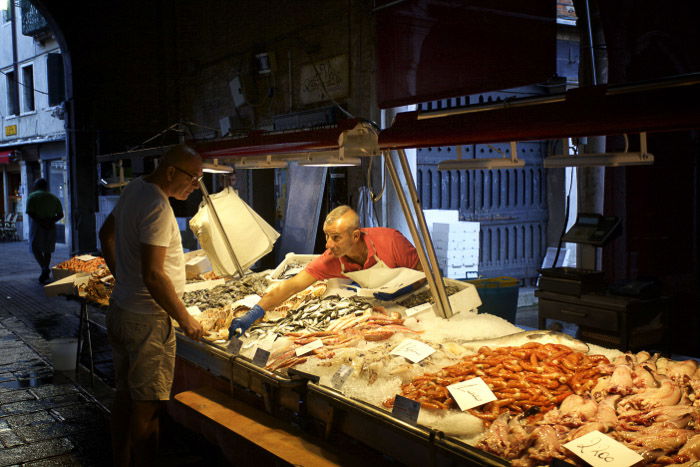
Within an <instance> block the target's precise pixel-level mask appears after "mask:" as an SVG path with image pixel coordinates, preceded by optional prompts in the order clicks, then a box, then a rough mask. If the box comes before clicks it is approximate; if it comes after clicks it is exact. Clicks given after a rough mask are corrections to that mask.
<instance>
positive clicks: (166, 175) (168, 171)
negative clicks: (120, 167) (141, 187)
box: [146, 144, 202, 200]
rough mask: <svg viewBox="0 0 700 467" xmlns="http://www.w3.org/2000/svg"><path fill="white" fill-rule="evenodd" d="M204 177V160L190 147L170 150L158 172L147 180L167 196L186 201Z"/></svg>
mask: <svg viewBox="0 0 700 467" xmlns="http://www.w3.org/2000/svg"><path fill="white" fill-rule="evenodd" d="M201 175H202V158H201V157H200V156H199V154H197V152H196V151H195V150H194V149H192V148H191V147H189V146H186V145H184V144H178V145H176V146H173V147H171V148H170V149H168V152H166V153H165V154H164V155H163V157H162V158H161V159H160V163H159V164H158V167H157V168H156V170H155V171H154V172H153V173H152V174H151V175H149V176H148V177H146V180H147V181H149V182H152V183H155V184H157V185H158V186H160V188H161V189H162V190H163V191H164V192H165V194H166V195H167V196H170V197H173V198H175V199H179V200H185V199H187V197H188V196H189V195H190V194H191V193H192V192H193V191H194V190H196V189H197V188H199V178H200V177H201Z"/></svg>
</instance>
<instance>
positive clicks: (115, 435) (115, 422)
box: [110, 391, 133, 467]
mask: <svg viewBox="0 0 700 467" xmlns="http://www.w3.org/2000/svg"><path fill="white" fill-rule="evenodd" d="M132 405H133V404H132V401H131V397H130V396H129V392H128V391H117V392H116V394H115V397H114V404H113V405H112V414H111V419H110V430H111V431H112V459H113V460H114V466H115V467H128V466H129V465H130V463H131V414H132V410H133V407H132Z"/></svg>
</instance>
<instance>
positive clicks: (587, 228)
mask: <svg viewBox="0 0 700 467" xmlns="http://www.w3.org/2000/svg"><path fill="white" fill-rule="evenodd" d="M619 227H620V218H619V217H615V216H601V215H600V214H579V215H578V217H577V218H576V223H575V224H574V225H572V226H571V228H570V229H569V231H568V232H566V233H565V234H564V237H562V239H563V240H564V241H565V242H568V243H581V244H584V245H593V246H603V245H605V244H606V243H607V242H608V241H609V240H612V238H613V236H614V234H615V233H616V232H617V231H618V228H619Z"/></svg>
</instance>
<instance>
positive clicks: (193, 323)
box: [177, 313, 204, 341]
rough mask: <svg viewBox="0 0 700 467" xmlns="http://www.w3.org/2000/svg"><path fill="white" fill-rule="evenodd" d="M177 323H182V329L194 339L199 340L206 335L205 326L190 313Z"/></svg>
mask: <svg viewBox="0 0 700 467" xmlns="http://www.w3.org/2000/svg"><path fill="white" fill-rule="evenodd" d="M177 323H178V324H179V325H180V329H182V330H183V331H184V333H185V335H186V336H187V337H189V338H190V339H192V340H195V341H198V340H199V339H201V338H202V336H203V335H204V328H203V327H202V325H201V324H200V323H199V321H197V320H196V319H194V318H193V317H192V316H191V315H190V314H189V313H188V314H187V316H186V317H185V318H184V319H182V320H181V321H178V322H177Z"/></svg>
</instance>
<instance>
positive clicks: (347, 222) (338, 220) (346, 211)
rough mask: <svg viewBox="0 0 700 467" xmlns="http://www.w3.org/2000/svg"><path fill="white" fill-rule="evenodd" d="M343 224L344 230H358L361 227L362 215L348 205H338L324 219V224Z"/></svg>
mask: <svg viewBox="0 0 700 467" xmlns="http://www.w3.org/2000/svg"><path fill="white" fill-rule="evenodd" d="M330 225H336V226H342V227H343V230H349V231H351V232H352V231H353V230H357V229H359V228H360V217H359V216H358V215H357V213H356V212H355V211H354V210H353V209H352V208H351V207H350V206H347V205H342V206H338V207H337V208H335V209H333V210H332V211H331V212H329V213H328V215H327V216H326V220H325V221H323V226H324V227H326V226H330Z"/></svg>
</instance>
